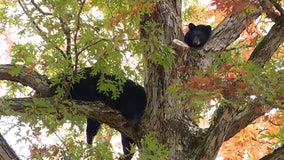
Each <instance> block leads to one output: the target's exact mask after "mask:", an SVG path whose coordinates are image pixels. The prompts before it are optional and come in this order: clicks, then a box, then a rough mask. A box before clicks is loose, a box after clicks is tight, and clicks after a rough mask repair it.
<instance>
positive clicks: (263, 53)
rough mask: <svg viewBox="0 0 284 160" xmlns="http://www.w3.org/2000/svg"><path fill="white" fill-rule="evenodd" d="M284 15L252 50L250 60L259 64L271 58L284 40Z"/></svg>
mask: <svg viewBox="0 0 284 160" xmlns="http://www.w3.org/2000/svg"><path fill="white" fill-rule="evenodd" d="M283 35H284V15H282V16H281V17H279V18H278V20H277V21H276V23H275V24H274V25H273V26H272V28H271V29H270V31H269V32H268V34H267V35H266V36H265V37H264V38H263V40H262V41H261V42H260V43H259V44H258V45H257V47H256V48H255V49H254V51H253V52H252V54H251V56H250V58H249V61H252V62H254V63H255V64H257V65H259V66H264V64H265V63H266V62H267V61H269V60H270V59H271V57H272V56H273V54H274V52H275V51H276V50H277V49H278V48H279V46H280V45H281V44H282V43H283V41H284V36H283Z"/></svg>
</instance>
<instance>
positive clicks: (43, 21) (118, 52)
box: [0, 0, 284, 160]
mask: <svg viewBox="0 0 284 160" xmlns="http://www.w3.org/2000/svg"><path fill="white" fill-rule="evenodd" d="M281 2H282V3H283V1H275V0H264V1H253V2H251V1H233V2H231V1H221V0H214V1H213V4H214V5H216V8H217V9H218V10H223V11H224V13H225V15H226V16H225V18H224V19H223V20H222V21H221V22H220V23H219V24H218V25H217V26H216V27H215V28H214V30H213V32H212V34H211V37H210V39H209V41H208V42H207V43H206V44H205V45H204V46H203V47H202V48H201V49H192V48H189V47H188V46H187V45H185V44H184V43H182V42H181V41H182V40H183V32H182V19H181V17H182V12H181V7H182V6H181V5H182V2H181V1H180V0H160V1H143V0H141V1H132V0H128V1H108V2H105V1H102V2H101V1H90V2H89V1H85V0H81V1H72V2H69V1H66V2H65V1H52V2H45V1H44V2H35V1H31V2H25V1H21V0H17V4H18V8H17V7H16V9H20V10H22V14H24V15H26V17H27V18H26V19H25V18H22V17H20V16H19V15H17V16H15V17H10V18H9V17H5V16H2V17H1V20H2V22H3V23H2V24H3V25H4V22H7V23H8V22H10V23H13V24H14V25H18V26H19V27H21V26H24V27H21V28H23V30H21V32H20V33H21V34H23V36H27V35H29V36H33V35H38V36H39V37H40V43H35V44H33V43H26V44H22V43H15V45H14V46H13V49H12V53H13V59H12V65H1V66H0V68H1V69H0V77H1V79H2V80H9V81H16V82H20V83H22V84H23V85H25V86H30V87H31V88H33V89H34V90H35V91H36V97H38V98H37V99H34V98H24V99H23V98H16V99H9V101H8V102H9V103H7V104H6V103H5V104H6V105H5V106H6V107H7V108H9V112H7V111H5V114H8V113H10V114H11V112H10V109H12V110H13V111H16V113H22V114H24V113H26V112H28V115H29V116H31V120H30V121H32V122H33V123H35V122H36V120H38V117H44V116H46V115H47V114H48V115H53V118H54V119H56V117H58V116H60V115H62V114H63V117H64V119H65V120H66V119H67V118H70V119H71V117H72V116H70V114H71V115H75V114H81V115H86V116H88V117H90V118H94V119H97V120H98V121H100V122H103V123H106V124H108V125H110V126H111V127H113V128H115V129H117V130H119V131H121V132H123V133H125V134H126V135H128V136H130V137H132V138H133V139H135V140H136V141H137V142H139V141H140V140H141V139H143V137H145V136H146V135H148V134H149V133H152V132H155V134H154V135H156V136H154V138H155V139H156V140H157V141H158V142H159V143H161V144H163V145H164V146H165V147H166V148H167V149H168V150H169V155H168V156H169V159H198V160H200V159H204V160H207V159H215V157H216V156H217V154H218V151H219V149H220V147H221V145H222V144H223V143H224V142H225V141H227V140H229V139H230V138H231V137H233V136H234V135H236V134H237V133H238V132H239V131H240V130H242V129H243V128H245V127H246V126H248V125H249V124H250V123H252V122H253V121H254V120H256V119H257V118H258V117H260V116H262V115H264V114H265V113H266V112H268V111H269V110H270V109H272V108H275V107H276V108H282V107H281V101H282V100H283V93H284V91H283V90H284V86H283V83H282V82H283V74H284V73H283V71H282V68H283V41H284V36H283V35H284V16H283V14H284V12H283V9H282V6H281ZM5 3H6V4H9V5H11V6H12V4H13V3H12V2H10V1H9V2H5ZM105 3H106V4H105ZM94 6H96V7H97V8H96V7H94ZM228 6H230V7H229V9H228ZM231 6H233V7H231ZM96 9H97V11H95V10H96ZM5 11H6V10H5ZM5 11H2V12H5ZM94 12H95V13H96V14H98V13H99V12H102V13H103V16H105V17H103V18H96V17H95V16H94V15H95V14H94ZM264 13H265V14H266V16H267V17H268V18H270V19H271V20H272V21H273V22H274V23H273V25H272V27H271V29H270V30H269V32H268V33H267V34H266V35H265V36H262V37H254V38H258V39H257V40H258V41H259V43H253V44H252V45H253V46H256V47H253V51H252V53H251V54H250V56H249V58H248V61H243V60H241V59H240V58H239V57H240V53H241V52H245V49H247V48H249V47H251V46H250V45H244V47H241V44H242V43H237V44H234V42H236V40H237V39H238V38H239V37H240V34H241V33H242V32H244V30H245V29H246V27H247V26H248V25H249V24H251V23H253V22H254V21H255V20H256V19H257V18H258V17H260V16H261V15H262V14H264ZM6 15H7V14H6ZM19 17H20V18H19ZM23 24H24V25H23ZM248 34H249V32H248ZM139 36H140V37H139ZM253 42H255V39H254V41H253ZM228 46H229V47H228ZM230 47H231V48H230ZM242 49H243V50H242ZM128 52H130V53H132V55H133V56H135V57H136V58H137V59H138V60H139V61H140V63H138V65H136V68H134V69H132V68H130V67H129V66H121V64H122V61H123V58H124V57H123V56H124V55H125V54H126V53H128ZM276 53H282V54H279V57H278V58H277V59H272V57H273V56H274V55H275V54H276ZM142 62H143V63H142ZM19 64H23V65H24V66H23V65H19ZM87 65H91V66H92V67H93V69H94V73H97V72H103V73H111V74H115V75H117V76H118V77H119V78H122V79H123V78H124V77H125V76H129V75H130V76H134V77H135V79H139V75H141V74H140V73H144V74H145V77H144V84H145V85H144V86H145V90H146V92H147V101H148V103H147V107H146V110H145V114H144V115H143V117H142V119H141V122H140V124H139V125H138V126H134V127H131V126H126V125H125V124H126V123H127V122H126V120H125V119H124V118H123V117H122V116H121V115H120V114H119V113H118V112H117V111H115V110H113V109H111V108H110V107H108V106H106V105H105V104H103V103H99V102H98V103H95V102H80V101H76V107H74V105H72V103H69V102H74V101H66V100H64V98H65V97H66V93H65V92H64V91H67V93H68V87H69V86H70V85H71V84H70V82H75V81H76V80H78V78H81V77H82V75H80V72H79V68H83V67H85V66H87ZM281 67H282V68H281ZM39 72H41V73H43V74H45V75H47V76H44V75H43V74H39ZM58 83H61V86H63V87H62V88H63V89H60V88H59V89H56V91H55V90H54V87H50V84H51V85H52V86H56V84H58ZM116 92H117V90H114V93H116ZM54 95H56V96H54ZM51 96H53V97H51ZM251 96H255V97H256V98H251ZM48 97H49V98H48ZM50 97H51V98H50ZM58 97H59V98H58ZM54 98H55V100H54ZM62 99H63V100H62ZM60 100H61V101H60ZM212 100H214V101H215V102H216V103H217V104H216V105H214V106H212V105H210V101H212ZM6 101H7V100H5V102H6ZM54 106H55V107H54ZM72 106H73V107H72ZM7 108H6V109H7ZM210 109H215V111H214V114H213V116H212V118H211V120H210V126H209V128H206V129H202V128H200V127H199V126H198V124H197V123H196V122H197V120H198V119H199V118H202V113H204V112H206V111H208V110H210ZM7 110H8V109H7ZM66 110H67V111H72V112H71V113H69V115H68V113H66ZM12 113H13V114H15V112H12ZM24 115H25V114H24ZM41 120H42V121H44V120H45V119H44V118H41ZM32 122H30V123H32ZM63 122H64V121H63ZM60 123H62V122H60ZM49 127H50V126H49ZM53 129H54V128H53ZM274 137H278V138H279V139H280V140H281V137H280V136H279V135H278V136H277V134H275V135H274ZM144 147H145V146H144ZM67 148H68V146H67ZM141 148H142V150H141V151H142V152H143V145H142V146H141ZM281 148H283V147H280V149H277V150H275V151H274V152H273V153H271V154H270V155H269V156H266V157H264V158H263V159H277V158H278V159H281V158H283V154H281ZM279 152H280V153H279ZM152 154H155V153H152Z"/></svg>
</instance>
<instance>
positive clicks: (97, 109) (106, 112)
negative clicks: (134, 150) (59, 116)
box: [0, 98, 137, 139]
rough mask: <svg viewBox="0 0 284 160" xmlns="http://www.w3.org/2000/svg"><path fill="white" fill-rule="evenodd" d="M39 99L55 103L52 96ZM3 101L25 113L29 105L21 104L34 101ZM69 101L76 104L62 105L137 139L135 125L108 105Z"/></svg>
mask: <svg viewBox="0 0 284 160" xmlns="http://www.w3.org/2000/svg"><path fill="white" fill-rule="evenodd" d="M41 100H44V101H46V103H48V104H56V102H55V101H54V99H53V98H41ZM5 101H9V103H8V106H6V107H9V108H10V109H12V110H14V111H16V112H18V113H25V112H26V109H27V108H29V107H30V106H28V105H26V106H25V105H23V104H31V103H33V102H34V101H33V98H13V99H8V100H7V99H5ZM70 101H73V102H75V104H76V105H75V106H70V103H68V104H62V105H64V107H66V109H72V108H74V107H76V109H77V110H78V114H81V115H83V116H86V117H88V118H92V119H96V120H97V121H99V122H101V123H105V124H108V125H109V126H110V127H113V128H115V129H117V130H118V131H121V132H123V133H124V134H125V135H128V136H129V137H132V138H133V139H137V131H136V130H135V128H136V126H131V125H128V123H127V120H126V119H125V118H124V117H123V116H122V115H121V114H120V112H119V111H117V110H114V109H112V108H110V107H109V106H108V105H106V104H104V103H102V102H100V101H92V102H87V101H78V100H70ZM0 102H1V100H0ZM1 103H3V102H1ZM36 107H37V109H48V107H47V105H43V106H40V105H36ZM4 114H5V113H4ZM43 114H46V113H43ZM51 114H52V113H51ZM54 114H56V113H54Z"/></svg>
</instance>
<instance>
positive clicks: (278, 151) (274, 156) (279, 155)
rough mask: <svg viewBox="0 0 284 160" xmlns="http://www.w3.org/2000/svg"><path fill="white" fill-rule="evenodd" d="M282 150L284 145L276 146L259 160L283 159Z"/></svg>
mask: <svg viewBox="0 0 284 160" xmlns="http://www.w3.org/2000/svg"><path fill="white" fill-rule="evenodd" d="M283 151H284V146H282V147H280V148H277V149H276V150H274V151H273V152H272V153H270V154H268V155H266V156H264V157H263V158H261V159H260V160H283V159H284V154H283Z"/></svg>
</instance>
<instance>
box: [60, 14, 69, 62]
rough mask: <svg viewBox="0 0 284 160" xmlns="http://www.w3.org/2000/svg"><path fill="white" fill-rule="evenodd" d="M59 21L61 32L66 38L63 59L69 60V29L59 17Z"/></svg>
mask: <svg viewBox="0 0 284 160" xmlns="http://www.w3.org/2000/svg"><path fill="white" fill-rule="evenodd" d="M59 21H60V23H61V27H62V30H63V32H64V34H65V36H66V56H65V58H67V59H69V60H71V29H70V27H69V26H68V25H67V24H66V22H64V20H63V18H62V17H59ZM63 56H64V55H63Z"/></svg>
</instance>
